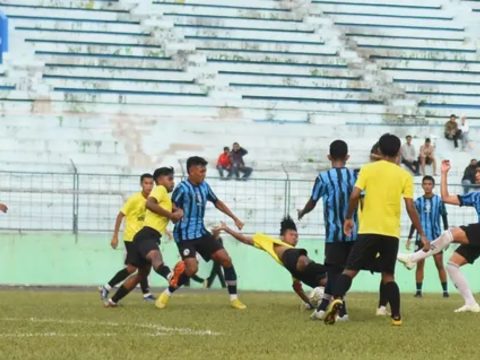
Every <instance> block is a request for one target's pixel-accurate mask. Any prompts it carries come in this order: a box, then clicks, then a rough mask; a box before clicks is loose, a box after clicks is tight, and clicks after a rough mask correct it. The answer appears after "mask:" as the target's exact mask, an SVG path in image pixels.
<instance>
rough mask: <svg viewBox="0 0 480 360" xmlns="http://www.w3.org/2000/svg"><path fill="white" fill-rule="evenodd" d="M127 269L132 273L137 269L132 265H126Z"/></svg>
mask: <svg viewBox="0 0 480 360" xmlns="http://www.w3.org/2000/svg"><path fill="white" fill-rule="evenodd" d="M127 271H128V273H129V274H133V273H134V272H135V271H137V268H136V267H135V266H133V265H130V264H129V265H127Z"/></svg>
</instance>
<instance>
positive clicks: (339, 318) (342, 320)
mask: <svg viewBox="0 0 480 360" xmlns="http://www.w3.org/2000/svg"><path fill="white" fill-rule="evenodd" d="M349 320H350V319H349V317H348V314H345V315H343V316H339V317H338V318H337V322H346V321H349Z"/></svg>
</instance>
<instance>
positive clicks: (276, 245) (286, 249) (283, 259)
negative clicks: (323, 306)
mask: <svg viewBox="0 0 480 360" xmlns="http://www.w3.org/2000/svg"><path fill="white" fill-rule="evenodd" d="M215 230H216V231H225V232H226V233H228V234H230V235H231V236H233V237H234V238H235V239H237V240H238V241H240V242H242V243H244V244H247V245H251V246H254V247H256V248H257V249H260V250H263V251H265V252H266V253H268V254H269V255H270V256H271V257H272V258H273V259H274V260H275V261H276V262H277V263H279V264H280V265H282V266H283V267H284V268H286V269H287V270H288V271H289V272H290V274H291V275H292V277H293V284H292V287H293V290H294V291H295V293H296V294H297V295H298V296H299V297H300V299H302V301H303V302H304V303H305V305H306V306H307V307H308V308H309V309H313V308H314V306H313V304H311V302H310V299H309V298H308V296H307V295H306V294H305V292H304V291H303V288H302V282H303V283H304V284H306V285H308V286H310V287H311V288H316V287H318V286H325V284H326V282H327V281H326V280H327V279H326V271H327V268H326V267H325V266H323V265H321V264H317V263H316V262H315V261H313V260H311V259H309V257H308V253H307V250H305V249H296V248H295V246H296V245H297V243H298V232H297V227H296V225H295V222H294V221H293V220H292V219H291V218H290V217H289V216H287V217H286V218H284V219H283V220H282V222H281V224H280V239H275V238H273V237H270V236H268V235H265V234H261V233H257V234H255V235H254V236H252V237H251V236H246V235H243V234H241V233H238V232H236V231H235V230H232V229H231V228H229V227H228V226H227V225H226V224H225V223H223V222H222V223H221V225H220V226H219V227H217V228H216V229H215Z"/></svg>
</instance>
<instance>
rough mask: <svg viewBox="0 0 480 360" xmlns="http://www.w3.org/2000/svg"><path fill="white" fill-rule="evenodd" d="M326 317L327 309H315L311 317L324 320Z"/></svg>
mask: <svg viewBox="0 0 480 360" xmlns="http://www.w3.org/2000/svg"><path fill="white" fill-rule="evenodd" d="M324 318H325V311H324V310H315V311H314V312H313V313H312V315H310V319H312V320H323V319H324Z"/></svg>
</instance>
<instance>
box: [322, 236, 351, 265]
mask: <svg viewBox="0 0 480 360" xmlns="http://www.w3.org/2000/svg"><path fill="white" fill-rule="evenodd" d="M353 244H355V242H353V241H350V242H334V243H326V244H325V265H327V266H336V267H341V268H344V267H345V265H346V264H347V259H348V255H350V251H351V250H352V247H353Z"/></svg>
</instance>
